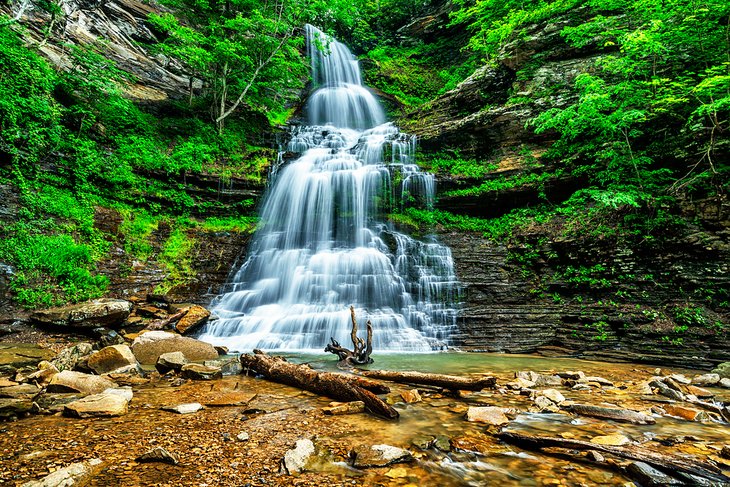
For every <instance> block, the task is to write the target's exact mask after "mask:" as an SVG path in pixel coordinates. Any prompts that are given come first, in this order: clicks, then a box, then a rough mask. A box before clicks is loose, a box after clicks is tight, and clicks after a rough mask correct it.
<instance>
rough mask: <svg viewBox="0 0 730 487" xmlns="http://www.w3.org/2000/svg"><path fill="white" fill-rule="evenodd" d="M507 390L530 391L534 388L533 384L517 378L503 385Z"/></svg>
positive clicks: (527, 380)
mask: <svg viewBox="0 0 730 487" xmlns="http://www.w3.org/2000/svg"><path fill="white" fill-rule="evenodd" d="M505 385H506V386H507V387H508V388H510V389H514V390H520V389H532V388H533V387H535V382H533V381H531V380H529V379H525V378H523V377H517V378H516V379H515V380H513V381H511V382H508V383H507V384H505Z"/></svg>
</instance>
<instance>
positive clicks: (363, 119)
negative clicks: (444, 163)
mask: <svg viewBox="0 0 730 487" xmlns="http://www.w3.org/2000/svg"><path fill="white" fill-rule="evenodd" d="M306 31H307V40H308V48H309V56H310V59H311V61H312V71H313V79H314V83H315V87H316V90H315V91H314V92H313V93H312V95H311V96H310V98H309V101H308V103H307V106H306V110H307V113H308V116H309V120H308V123H309V125H308V126H303V127H299V128H296V129H294V130H293V131H292V138H291V141H290V143H289V146H288V151H290V152H293V153H296V154H299V158H298V159H296V160H294V161H293V162H291V163H289V164H288V165H284V166H282V167H281V168H280V169H279V170H278V172H277V174H276V175H275V176H274V178H273V180H272V185H271V187H270V189H269V191H268V193H267V195H266V197H265V199H264V204H263V207H262V209H261V223H260V225H259V228H258V230H257V231H256V234H255V235H254V237H253V240H252V243H251V247H250V249H249V257H248V260H247V261H246V262H245V263H244V264H243V266H242V267H241V268H240V269H239V270H238V272H237V273H236V275H235V277H234V279H233V282H231V283H230V284H228V285H227V288H226V289H225V291H226V292H225V294H223V295H221V296H219V298H217V301H216V302H215V303H214V304H215V306H214V310H213V311H214V313H215V314H216V315H218V317H219V319H217V320H214V321H212V322H210V323H209V324H208V325H207V326H206V328H205V329H204V331H203V334H202V336H201V337H200V338H201V339H203V340H205V341H208V342H210V343H214V344H216V345H225V346H227V347H228V348H230V349H232V350H238V351H243V350H251V349H254V348H260V349H265V350H312V349H320V350H321V349H322V348H324V346H325V345H326V343H327V342H328V341H329V338H330V337H334V338H335V339H337V340H338V341H340V342H341V343H343V344H347V343H349V328H350V326H349V306H350V305H353V306H355V308H356V313H357V316H358V317H359V319H361V320H362V321H363V322H364V321H365V319H366V318H368V319H371V320H372V322H373V328H374V334H373V346H374V349H375V350H410V351H430V350H434V349H440V348H443V347H444V346H445V345H446V344H447V343H448V338H449V335H450V334H451V333H452V332H453V331H454V329H455V323H456V310H455V309H454V304H455V302H456V301H457V299H458V296H457V293H458V283H457V280H456V277H455V275H454V268H453V262H452V259H451V252H450V250H449V249H448V248H447V247H445V246H443V245H440V244H438V243H437V242H435V241H430V242H421V241H417V240H414V239H413V238H411V237H409V236H407V235H404V234H401V233H398V232H396V231H394V230H392V229H391V228H389V226H388V225H387V224H386V223H384V222H383V220H384V219H383V218H382V217H383V215H384V214H385V212H387V211H392V210H393V208H396V207H397V208H402V207H404V206H409V205H413V204H419V205H425V206H430V205H432V203H433V196H434V190H435V184H434V177H433V175H432V174H428V173H424V172H421V171H420V170H419V168H418V166H416V165H415V164H414V152H415V145H416V140H415V137H412V136H409V135H406V134H403V133H401V132H400V131H399V130H398V129H397V128H396V127H395V126H393V125H392V124H390V123H385V114H384V112H383V109H382V108H381V106H380V104H379V103H378V101H377V100H376V99H375V97H374V96H373V95H372V94H371V93H370V92H369V91H368V90H367V89H366V88H365V87H364V86H363V84H362V78H361V75H360V68H359V65H358V62H357V60H356V59H355V58H354V56H353V55H352V54H351V53H350V51H349V50H348V49H347V47H345V46H344V45H343V44H340V43H339V42H337V41H335V40H334V39H331V38H329V37H327V36H326V35H325V34H323V33H322V32H321V31H319V30H318V29H316V28H315V27H312V26H307V28H306Z"/></svg>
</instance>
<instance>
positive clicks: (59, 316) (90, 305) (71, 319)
mask: <svg viewBox="0 0 730 487" xmlns="http://www.w3.org/2000/svg"><path fill="white" fill-rule="evenodd" d="M131 312H132V303H130V302H129V301H125V300H123V299H108V298H102V299H94V300H92V301H87V302H85V303H79V304H73V305H70V306H64V307H61V308H51V309H47V310H43V311H36V312H35V313H33V314H32V315H31V317H30V318H31V320H33V321H34V322H36V323H39V324H42V325H54V326H67V327H73V328H91V329H93V328H98V327H99V326H102V325H103V326H107V327H115V326H119V325H121V324H122V323H124V320H126V319H127V316H129V313H131Z"/></svg>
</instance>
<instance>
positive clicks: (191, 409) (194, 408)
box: [161, 402, 203, 414]
mask: <svg viewBox="0 0 730 487" xmlns="http://www.w3.org/2000/svg"><path fill="white" fill-rule="evenodd" d="M161 409H162V410H163V411H170V412H172V413H177V414H192V413H197V412H198V411H200V410H201V409H203V405H202V404H200V403H199V402H190V403H186V404H178V405H177V406H164V407H163V408H161Z"/></svg>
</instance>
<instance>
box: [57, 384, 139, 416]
mask: <svg viewBox="0 0 730 487" xmlns="http://www.w3.org/2000/svg"><path fill="white" fill-rule="evenodd" d="M131 399H132V398H131V391H129V392H127V391H125V390H114V389H109V390H106V391H104V392H102V393H101V394H94V395H91V396H87V397H84V398H82V399H79V400H78V401H74V402H72V403H69V404H66V406H65V407H64V408H63V413H64V415H66V416H72V417H75V418H90V417H96V416H101V417H110V416H122V415H124V414H127V406H128V405H129V402H130V400H131Z"/></svg>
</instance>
